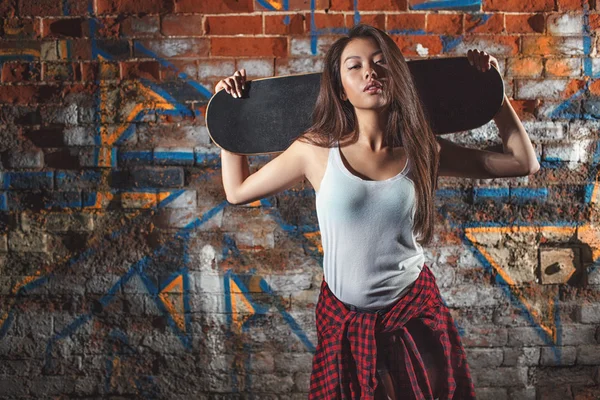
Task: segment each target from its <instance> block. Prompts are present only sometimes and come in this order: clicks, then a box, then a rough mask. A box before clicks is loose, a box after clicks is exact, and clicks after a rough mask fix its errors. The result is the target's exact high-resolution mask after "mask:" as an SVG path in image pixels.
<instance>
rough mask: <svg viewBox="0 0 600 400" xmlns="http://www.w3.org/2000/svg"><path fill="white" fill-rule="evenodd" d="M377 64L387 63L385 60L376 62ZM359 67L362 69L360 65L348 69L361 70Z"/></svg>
mask: <svg viewBox="0 0 600 400" xmlns="http://www.w3.org/2000/svg"><path fill="white" fill-rule="evenodd" d="M375 64H385V61H384V60H379V61H376V62H375ZM359 67H360V65H355V66H353V67H350V68H348V69H355V68H359Z"/></svg>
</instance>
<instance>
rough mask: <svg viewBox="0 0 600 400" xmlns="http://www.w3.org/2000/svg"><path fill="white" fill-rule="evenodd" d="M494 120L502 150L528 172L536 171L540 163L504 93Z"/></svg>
mask: <svg viewBox="0 0 600 400" xmlns="http://www.w3.org/2000/svg"><path fill="white" fill-rule="evenodd" d="M494 122H495V123H496V126H497V127H498V131H499V134H500V138H501V139H502V148H503V152H504V153H505V154H512V155H513V157H514V158H515V159H516V160H517V161H518V162H519V164H521V165H523V168H524V169H525V170H526V171H529V174H533V173H535V172H537V171H538V170H539V169H540V164H539V162H538V161H537V158H536V156H535V149H534V148H533V145H532V144H531V140H529V136H528V135H527V132H526V131H525V128H524V127H523V124H522V123H521V121H520V120H519V117H518V116H517V113H516V112H515V110H514V109H513V107H512V105H511V104H510V101H509V100H508V97H507V96H506V94H504V101H503V104H502V106H501V107H500V110H498V112H497V113H496V115H495V116H494Z"/></svg>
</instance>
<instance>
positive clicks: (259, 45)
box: [210, 37, 288, 57]
mask: <svg viewBox="0 0 600 400" xmlns="http://www.w3.org/2000/svg"><path fill="white" fill-rule="evenodd" d="M210 47H211V55H212V56H233V57H240V56H241V57H244V56H248V57H249V56H254V57H263V56H264V57H269V56H275V57H285V56H287V53H288V48H287V39H286V38H270V37H267V38H259V37H255V38H247V37H236V38H218V37H216V38H212V39H211V41H210Z"/></svg>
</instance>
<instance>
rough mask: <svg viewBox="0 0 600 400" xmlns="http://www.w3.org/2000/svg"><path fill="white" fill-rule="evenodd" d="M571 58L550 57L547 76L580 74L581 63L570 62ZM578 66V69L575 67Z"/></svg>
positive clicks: (547, 62) (547, 61)
mask: <svg viewBox="0 0 600 400" xmlns="http://www.w3.org/2000/svg"><path fill="white" fill-rule="evenodd" d="M573 60H574V59H571V58H567V59H564V58H549V59H547V60H546V76H548V77H550V76H567V77H568V76H574V75H580V65H581V63H569V61H573ZM574 68H576V69H574Z"/></svg>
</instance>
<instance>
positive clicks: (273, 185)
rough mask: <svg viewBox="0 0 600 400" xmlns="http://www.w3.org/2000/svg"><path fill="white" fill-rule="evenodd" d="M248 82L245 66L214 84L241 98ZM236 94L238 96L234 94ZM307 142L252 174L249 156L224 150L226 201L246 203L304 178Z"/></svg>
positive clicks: (299, 143) (278, 190)
mask: <svg viewBox="0 0 600 400" xmlns="http://www.w3.org/2000/svg"><path fill="white" fill-rule="evenodd" d="M245 81H246V71H245V70H244V69H242V70H240V71H236V72H235V73H234V74H233V75H232V76H230V77H228V78H225V79H222V80H220V81H219V83H217V86H215V93H216V92H218V91H219V90H221V89H225V90H226V91H227V93H230V94H231V95H232V96H234V94H237V95H238V97H241V93H242V90H243V85H244V83H245ZM234 97H235V96H234ZM305 146H306V145H305V144H303V143H302V142H299V141H294V142H293V143H292V144H291V145H290V146H289V147H288V148H287V149H286V150H285V151H284V152H283V153H281V154H280V155H278V156H277V157H275V158H274V159H273V160H271V161H269V162H268V163H267V164H266V165H264V166H263V167H262V168H260V169H259V170H258V171H256V172H254V173H253V174H250V169H249V166H248V157H247V156H246V155H243V154H235V153H232V152H229V151H227V150H224V149H221V173H222V174H223V188H224V189H225V195H226V197H227V201H228V202H229V203H231V204H246V203H250V202H252V201H255V200H259V199H262V198H264V197H267V196H271V195H274V194H276V193H279V192H281V191H283V190H287V189H289V188H291V187H293V186H294V185H296V184H297V183H299V182H300V181H302V180H303V179H304V177H305V172H304V171H305V165H306V160H305V159H306V151H307V149H306V147H305Z"/></svg>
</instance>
